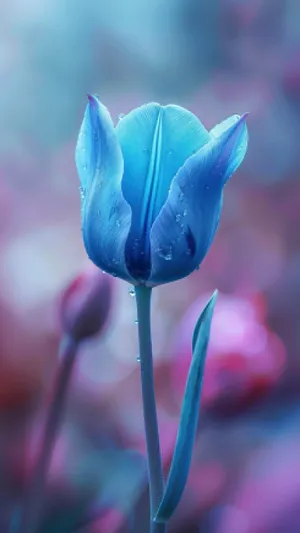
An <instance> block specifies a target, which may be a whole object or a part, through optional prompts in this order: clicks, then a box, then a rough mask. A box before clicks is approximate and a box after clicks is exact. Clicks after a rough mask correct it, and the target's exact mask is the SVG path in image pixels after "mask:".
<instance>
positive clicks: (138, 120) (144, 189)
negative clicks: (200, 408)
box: [116, 103, 210, 281]
mask: <svg viewBox="0 0 300 533" xmlns="http://www.w3.org/2000/svg"><path fill="white" fill-rule="evenodd" d="M116 133H117V137H118V140H119V143H120V146H121V149H122V153H123V158H124V176H123V180H122V189H123V194H124V197H125V199H126V200H127V202H128V203H129V205H130V206H131V209H132V224H131V230H130V233H129V237H128V241H127V245H126V252H125V253H126V263H127V267H128V270H129V271H130V272H131V274H132V276H133V277H135V278H137V279H141V280H142V281H143V280H145V279H147V277H148V276H149V274H150V270H151V263H150V260H151V255H150V240H149V235H150V230H151V227H152V224H153V222H154V220H155V219H156V217H157V216H158V214H159V212H160V210H161V208H162V206H163V205H164V203H165V201H166V199H167V197H168V192H169V188H170V184H171V181H172V179H173V177H174V176H175V174H176V172H177V171H178V169H179V168H180V167H181V166H182V165H183V164H184V162H185V161H186V159H187V158H189V157H190V156H191V155H192V154H193V153H194V152H196V151H198V150H199V149H200V148H201V146H203V145H204V144H205V143H207V142H208V141H209V140H210V137H209V134H208V132H207V130H206V129H205V128H204V126H203V125H202V124H201V122H200V121H199V120H198V118H196V117H195V116H194V115H193V114H192V113H190V112H189V111H187V110H185V109H183V108H181V107H179V106H175V105H168V106H166V107H162V106H160V105H159V104H157V103H151V104H147V105H144V106H142V107H140V108H137V109H135V110H134V111H132V112H131V113H129V114H128V115H126V116H125V117H124V118H122V119H121V120H120V122H119V124H118V125H117V127H116Z"/></svg>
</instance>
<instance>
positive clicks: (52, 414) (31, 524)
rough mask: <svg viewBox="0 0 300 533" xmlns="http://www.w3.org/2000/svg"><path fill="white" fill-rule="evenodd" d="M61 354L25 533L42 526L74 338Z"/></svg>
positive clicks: (27, 507)
mask: <svg viewBox="0 0 300 533" xmlns="http://www.w3.org/2000/svg"><path fill="white" fill-rule="evenodd" d="M59 352H60V366H59V369H58V374H57V378H56V381H55V385H54V391H53V401H52V403H51V404H50V406H49V411H48V413H47V418H46V423H45V427H44V432H43V436H42V443H41V448H40V453H39V457H38V460H37V464H36V468H35V472H34V475H33V479H32V482H31V486H30V488H29V492H28V499H27V501H26V502H25V509H24V514H23V519H22V525H21V533H36V531H37V530H38V527H39V525H40V518H41V511H42V507H43V503H44V494H45V487H46V481H47V475H48V470H49V465H50V461H51V457H52V452H53V449H54V445H55V440H56V437H57V434H58V431H59V428H60V424H61V421H62V418H63V413H64V406H65V400H66V396H67V391H68V385H69V383H70V378H71V375H72V370H73V367H74V361H75V356H76V352H77V344H76V343H75V341H74V340H73V339H72V338H70V337H66V338H63V339H62V341H61V344H60V348H59Z"/></svg>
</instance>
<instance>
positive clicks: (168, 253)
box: [157, 246, 173, 261]
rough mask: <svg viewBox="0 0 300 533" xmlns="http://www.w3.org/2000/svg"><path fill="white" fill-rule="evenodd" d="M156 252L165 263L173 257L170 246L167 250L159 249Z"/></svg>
mask: <svg viewBox="0 0 300 533" xmlns="http://www.w3.org/2000/svg"><path fill="white" fill-rule="evenodd" d="M157 252H158V254H159V255H160V257H162V258H163V259H165V260H166V261H171V259H172V257H173V255H172V248H171V246H169V247H168V248H159V249H158V250H157Z"/></svg>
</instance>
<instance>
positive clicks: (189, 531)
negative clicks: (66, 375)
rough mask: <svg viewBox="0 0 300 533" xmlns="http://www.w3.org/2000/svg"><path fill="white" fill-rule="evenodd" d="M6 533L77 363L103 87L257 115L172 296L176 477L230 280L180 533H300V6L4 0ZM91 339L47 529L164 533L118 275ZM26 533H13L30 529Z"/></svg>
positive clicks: (157, 333) (0, 382)
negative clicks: (80, 147)
mask: <svg viewBox="0 0 300 533" xmlns="http://www.w3.org/2000/svg"><path fill="white" fill-rule="evenodd" d="M0 13H1V35H0V73H1V86H0V95H1V98H0V116H1V121H0V140H1V142H0V247H1V253H0V531H1V533H2V532H3V533H6V532H8V531H9V532H10V531H13V523H14V520H16V516H17V515H18V513H19V512H20V509H21V508H22V502H23V501H24V495H25V494H26V490H27V488H28V484H29V482H30V477H31V474H32V461H33V459H32V457H34V450H35V446H36V441H37V439H38V435H39V432H40V428H41V422H42V420H43V417H44V414H45V409H46V405H47V400H48V399H49V395H50V394H51V390H52V387H53V378H54V375H55V370H56V368H57V365H58V356H57V350H58V344H59V340H60V337H61V325H60V321H59V313H58V301H59V298H60V294H61V291H62V290H63V289H64V288H65V287H66V285H68V283H69V282H71V281H72V279H74V277H76V276H77V275H78V274H79V273H80V272H82V271H84V269H85V268H86V267H87V265H88V261H87V258H86V254H85V251H84V248H83V244H82V240H81V232H80V198H79V193H78V186H79V181H78V177H77V174H76V169H75V164H74V148H75V143H76V138H77V134H78V130H79V126H80V123H81V120H82V116H83V112H84V108H85V105H86V93H88V92H89V93H97V94H99V95H100V98H101V100H102V101H103V103H104V104H105V105H106V106H107V107H108V109H109V110H110V112H111V114H112V116H113V118H114V120H116V121H117V119H118V116H119V115H120V114H122V113H127V112H128V111H130V110H131V109H132V108H134V107H136V106H138V105H141V104H142V103H145V102H147V101H151V100H155V101H159V102H160V103H176V104H179V105H183V106H184V107H187V108H188V109H190V110H191V111H193V112H194V113H195V114H196V115H197V116H198V117H199V118H200V119H201V121H202V122H203V123H204V125H205V126H206V127H207V128H208V129H209V128H211V127H212V126H213V125H215V124H216V123H218V122H220V121H221V120H223V119H224V118H226V117H227V116H229V115H231V114H235V113H239V114H241V113H243V112H245V111H249V112H250V115H249V120H248V127H249V134H250V142H249V151H248V154H247V156H246V160H245V162H244V163H243V165H242V166H241V168H240V169H239V171H238V172H237V173H236V175H234V177H233V178H232V179H231V181H230V182H229V184H228V186H227V187H226V191H225V201H224V209H223V215H222V218H221V224H220V228H219V231H218V234H217V236H216V238H215V240H214V243H213V245H212V248H211V250H210V251H209V253H208V255H207V257H206V259H205V261H204V262H203V264H202V266H201V268H200V270H199V271H196V272H195V273H194V274H193V275H191V276H190V277H188V278H186V279H184V280H182V281H179V282H177V283H175V284H172V285H170V286H163V287H160V288H158V289H155V291H154V298H153V342H154V350H155V373H156V386H157V397H158V405H159V423H160V431H161V441H162V449H163V458H164V466H165V468H166V471H167V469H168V466H169V464H170V459H171V455H172V449H173V446H174V440H175V436H176V429H177V424H178V417H179V411H180V404H181V400H182V396H183V391H184V383H185V379H186V375H187V372H188V366H189V362H190V357H191V353H190V337H191V333H192V330H193V326H194V324H195V321H196V318H197V316H198V315H199V313H200V311H201V309H202V307H203V305H204V304H205V302H206V301H207V299H208V298H209V296H210V294H211V293H212V291H213V290H214V289H215V288H218V289H219V291H220V298H219V301H218V304H217V308H216V314H215V317H214V321H213V328H212V338H211V343H210V348H209V354H208V359H207V365H206V371H205V379H204V389H203V396H202V401H201V415H200V422H199V427H198V436H197V443H196V446H195V451H194V455H193V463H192V468H191V474H190V477H189V481H188V486H187V488H186V491H185V494H184V497H183V500H182V502H181V503H180V505H179V507H178V510H177V511H176V514H175V516H174V518H173V519H172V521H171V523H170V531H171V532H174V533H175V532H176V533H181V532H182V533H196V532H197V533H199V532H200V533H201V532H205V533H298V532H299V528H300V455H299V445H300V404H299V399H300V385H299V384H300V353H299V352H300V324H299V316H300V315H299V309H300V307H299V306H300V274H299V273H300V232H299V226H300V210H299V205H300V179H299V178H300V174H299V168H300V151H299V138H300V23H299V21H300V3H299V0H285V1H284V0H210V1H207V0H172V1H165V0H144V1H141V0H126V1H121V0H110V1H109V2H104V1H99V0H98V1H96V0H90V1H88V2H82V1H80V0H72V1H71V0H51V1H50V0H27V2H21V1H19V0H10V1H9V2H8V1H6V0H1V3H0ZM113 282H114V298H113V301H112V303H111V313H110V318H109V323H108V324H107V328H106V330H105V332H104V333H103V335H100V336H99V337H98V338H95V339H93V340H91V341H89V342H86V343H83V344H82V346H81V349H80V353H79V357H78V360H77V364H76V369H75V372H74V374H73V378H72V383H71V386H70V390H69V395H68V406H67V412H66V415H65V422H64V425H63V428H62V430H61V432H60V435H59V438H58V440H57V444H56V447H55V450H54V454H53V460H52V463H51V469H50V474H49V480H48V485H47V502H46V507H45V512H44V518H43V520H44V522H43V528H42V529H41V533H52V532H53V533H54V532H55V533H69V532H70V533H75V531H76V532H79V531H80V532H82V533H83V532H85V533H126V532H132V533H137V532H141V531H143V532H147V528H148V521H147V512H148V510H147V486H146V469H145V443H144V433H143V418H142V407H141V392H140V382H139V364H138V361H137V355H138V347H137V327H136V324H135V318H136V313H135V301H134V298H132V297H131V296H130V294H128V286H127V284H126V283H125V282H122V281H119V280H113ZM10 528H12V529H10Z"/></svg>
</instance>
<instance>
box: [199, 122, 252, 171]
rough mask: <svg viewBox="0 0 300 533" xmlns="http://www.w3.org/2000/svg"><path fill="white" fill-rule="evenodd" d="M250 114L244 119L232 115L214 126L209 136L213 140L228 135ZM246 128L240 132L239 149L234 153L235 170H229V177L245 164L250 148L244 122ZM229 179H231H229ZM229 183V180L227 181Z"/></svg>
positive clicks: (233, 166)
mask: <svg viewBox="0 0 300 533" xmlns="http://www.w3.org/2000/svg"><path fill="white" fill-rule="evenodd" d="M247 115H248V113H245V114H244V115H243V116H242V117H241V116H240V115H232V116H231V117H228V118H227V119H225V120H223V122H221V123H220V124H217V125H216V126H214V127H213V128H212V129H211V130H210V132H209V134H210V136H211V137H212V138H220V137H222V135H223V134H225V135H226V132H227V131H228V130H230V129H231V128H232V127H234V126H235V124H238V123H239V121H240V120H241V119H242V121H244V119H245V118H246V117H247ZM242 123H243V124H244V126H243V127H242V128H241V129H240V132H239V140H238V148H237V149H236V150H235V151H234V154H232V156H234V161H232V162H231V165H232V168H233V170H231V169H230V170H229V177H230V176H231V175H232V174H233V172H234V171H235V170H236V169H237V168H238V167H239V166H240V164H241V163H242V162H243V160H244V157H245V155H246V152H247V147H248V130H247V127H246V124H245V122H242ZM227 179H229V178H227ZM226 181H227V180H226Z"/></svg>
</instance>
